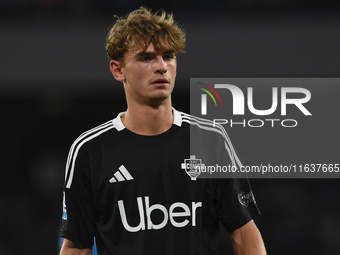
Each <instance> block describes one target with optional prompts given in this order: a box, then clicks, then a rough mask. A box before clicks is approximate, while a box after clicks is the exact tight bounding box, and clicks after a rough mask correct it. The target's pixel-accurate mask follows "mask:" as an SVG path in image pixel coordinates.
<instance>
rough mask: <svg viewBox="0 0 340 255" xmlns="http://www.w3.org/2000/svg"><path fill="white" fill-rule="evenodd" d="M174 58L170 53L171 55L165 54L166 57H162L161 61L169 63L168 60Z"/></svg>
mask: <svg viewBox="0 0 340 255" xmlns="http://www.w3.org/2000/svg"><path fill="white" fill-rule="evenodd" d="M174 57H175V54H173V53H171V54H167V55H165V56H163V59H164V60H165V61H169V60H171V59H173V58H174Z"/></svg>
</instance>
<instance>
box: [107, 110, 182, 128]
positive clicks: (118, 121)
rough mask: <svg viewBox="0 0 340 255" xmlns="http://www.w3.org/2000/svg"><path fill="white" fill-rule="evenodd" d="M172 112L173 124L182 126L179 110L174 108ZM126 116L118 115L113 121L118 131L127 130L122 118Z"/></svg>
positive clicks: (122, 113)
mask: <svg viewBox="0 0 340 255" xmlns="http://www.w3.org/2000/svg"><path fill="white" fill-rule="evenodd" d="M172 112H173V113H174V122H173V124H174V125H176V126H179V127H180V126H182V116H181V113H180V112H179V111H177V110H175V108H172ZM124 114H125V112H121V113H119V114H118V116H117V117H116V118H114V119H113V124H114V126H115V128H116V129H117V130H118V131H122V130H123V129H125V126H124V124H123V122H122V116H123V115H124Z"/></svg>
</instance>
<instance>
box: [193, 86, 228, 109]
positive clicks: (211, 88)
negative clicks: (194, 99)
mask: <svg viewBox="0 0 340 255" xmlns="http://www.w3.org/2000/svg"><path fill="white" fill-rule="evenodd" d="M197 83H199V84H202V85H204V86H205V87H207V88H209V89H210V90H211V91H212V92H213V93H214V94H215V95H216V96H217V98H218V100H219V101H220V104H221V106H222V100H221V97H220V95H219V94H218V93H217V91H216V90H215V89H214V88H213V87H211V86H210V85H208V84H205V83H203V82H197ZM197 88H198V89H200V90H203V91H204V92H206V93H207V94H208V95H209V96H210V97H211V98H212V100H213V101H214V103H215V106H217V103H216V100H215V97H214V96H213V95H212V94H211V92H210V91H209V90H207V89H204V88H201V87H197ZM207 94H202V95H201V100H202V104H201V106H202V107H201V113H202V115H206V114H207Z"/></svg>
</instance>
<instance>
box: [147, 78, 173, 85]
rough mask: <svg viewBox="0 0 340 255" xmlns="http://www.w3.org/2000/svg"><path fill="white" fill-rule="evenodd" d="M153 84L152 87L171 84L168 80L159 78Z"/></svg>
mask: <svg viewBox="0 0 340 255" xmlns="http://www.w3.org/2000/svg"><path fill="white" fill-rule="evenodd" d="M151 84H152V85H159V86H164V85H168V84H169V80H168V79H167V78H158V79H156V80H154V81H153V82H152V83H151Z"/></svg>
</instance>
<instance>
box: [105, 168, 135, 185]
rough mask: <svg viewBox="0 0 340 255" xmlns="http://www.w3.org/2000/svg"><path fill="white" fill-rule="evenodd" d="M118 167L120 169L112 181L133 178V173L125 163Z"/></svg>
mask: <svg viewBox="0 0 340 255" xmlns="http://www.w3.org/2000/svg"><path fill="white" fill-rule="evenodd" d="M118 169H119V170H118V171H117V172H116V173H115V174H114V175H113V177H112V178H111V179H110V180H109V182H110V183H115V182H123V181H130V180H133V177H132V175H131V174H130V173H129V171H128V170H127V169H126V167H125V166H124V165H121V166H120V167H119V168H118Z"/></svg>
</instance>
